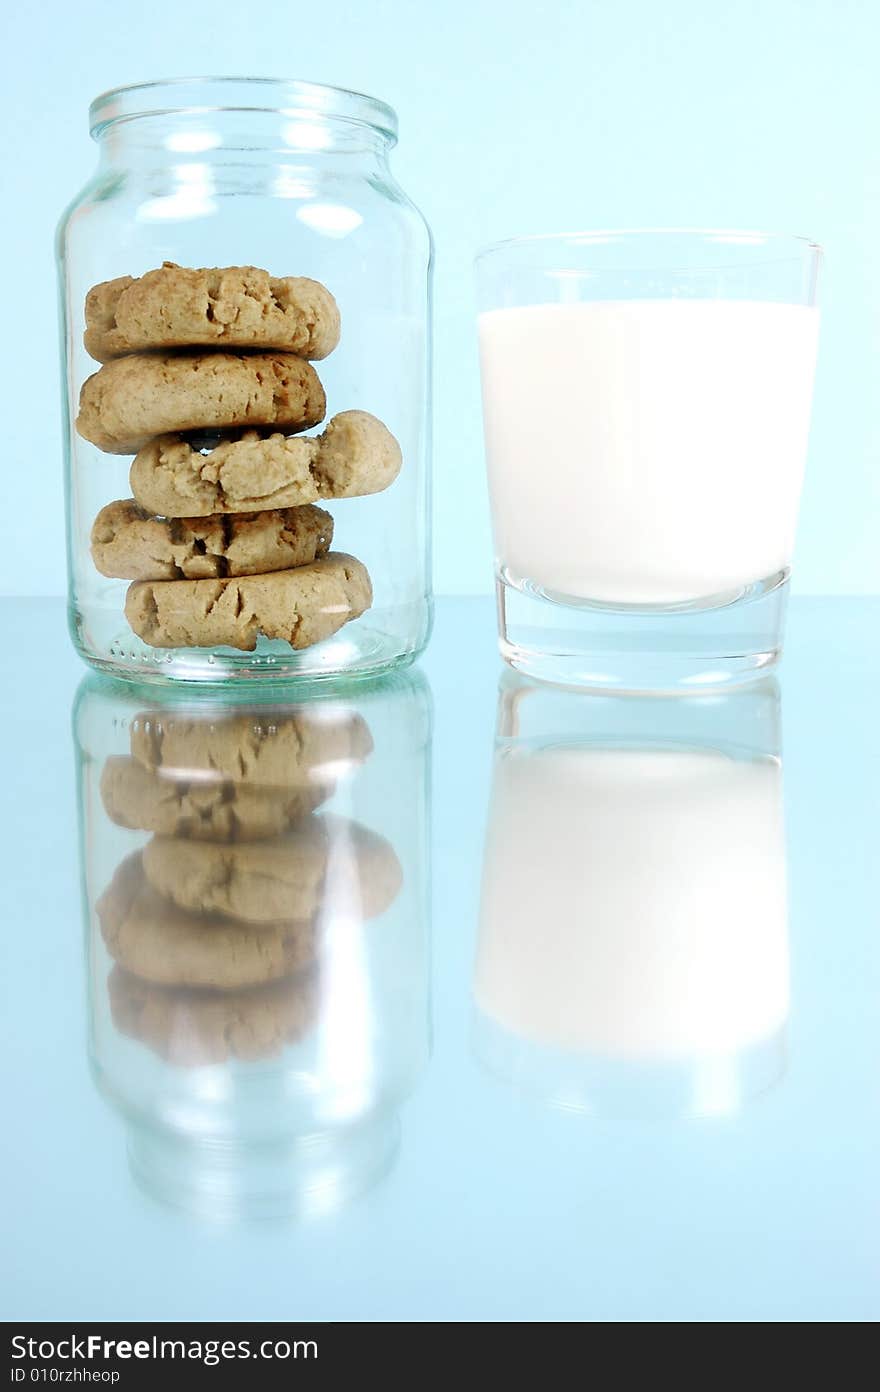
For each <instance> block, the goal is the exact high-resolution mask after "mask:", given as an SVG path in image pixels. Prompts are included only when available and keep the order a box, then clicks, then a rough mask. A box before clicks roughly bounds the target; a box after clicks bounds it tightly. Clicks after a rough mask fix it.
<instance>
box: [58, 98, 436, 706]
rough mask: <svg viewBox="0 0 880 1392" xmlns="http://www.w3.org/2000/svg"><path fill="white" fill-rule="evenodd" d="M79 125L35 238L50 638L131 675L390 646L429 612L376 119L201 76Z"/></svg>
mask: <svg viewBox="0 0 880 1392" xmlns="http://www.w3.org/2000/svg"><path fill="white" fill-rule="evenodd" d="M90 121H91V133H92V136H93V138H94V139H95V141H96V142H97V145H98V151H99V163H98V169H97V171H96V173H95V176H94V178H93V179H92V180H91V181H90V182H89V183H88V184H87V186H86V187H85V189H84V190H83V191H82V193H81V194H80V195H79V196H78V197H77V198H76V200H75V201H74V203H73V204H72V205H71V207H70V208H69V209H68V211H67V212H66V213H65V215H64V217H63V218H62V221H61V224H60V227H59V232H58V259H59V272H60V282H61V318H62V336H63V348H64V359H65V364H66V366H65V372H66V399H67V406H68V424H67V430H66V439H67V446H68V467H67V507H68V554H69V576H70V582H69V596H70V599H69V604H70V627H71V632H72V636H73V641H74V643H75V645H76V647H77V649H78V650H79V652H80V653H81V655H82V656H83V657H84V658H85V659H86V660H87V661H88V662H90V663H92V664H93V665H94V666H95V667H98V668H100V669H103V670H105V671H109V672H112V673H113V674H115V675H116V676H118V677H122V678H128V679H137V680H139V681H143V680H144V679H147V680H153V681H160V680H163V679H181V680H185V681H193V682H203V683H205V682H207V683H221V682H227V681H229V680H232V679H235V678H237V677H248V678H251V679H260V680H269V681H271V680H273V679H274V680H277V679H279V678H287V677H290V676H294V675H300V674H305V675H308V676H311V677H314V676H324V675H335V674H339V673H355V672H358V673H360V672H371V673H372V672H378V671H381V670H384V669H387V668H389V667H391V666H393V665H395V664H397V663H401V662H407V661H411V660H412V659H413V657H414V656H415V655H416V654H418V652H419V651H420V650H421V649H422V648H423V647H424V645H425V643H426V641H427V638H428V634H429V631H430V623H431V597H430V543H429V515H428V514H429V478H428V470H429V448H430V403H429V394H430V275H431V256H432V251H431V238H430V233H429V230H428V228H427V225H426V224H425V222H424V220H423V218H422V216H421V215H420V213H419V212H418V211H417V209H416V208H415V207H414V206H413V204H412V203H411V202H410V201H409V199H408V198H407V197H406V195H405V194H404V193H403V191H402V190H401V189H400V188H399V186H398V185H397V184H396V183H395V181H394V178H393V177H392V174H391V172H390V169H389V165H388V155H389V151H390V150H391V149H392V147H393V146H394V144H395V142H396V133H397V120H396V116H395V114H394V112H393V111H392V110H391V109H390V108H389V107H387V106H386V105H384V103H382V102H380V101H376V100H374V99H373V98H370V97H366V96H362V95H360V94H358V93H355V92H348V91H342V90H339V89H336V88H332V87H324V86H317V85H314V84H312V83H305V82H297V81H276V80H274V79H253V78H247V79H239V78H218V79H214V78H210V79H209V78H205V79H192V80H190V79H180V80H173V81H169V82H154V83H144V84H139V85H136V86H132V87H126V88H121V89H119V90H116V91H112V92H109V93H106V94H105V95H103V96H101V97H98V98H97V100H96V101H95V102H94V103H93V104H92V107H91V112H90ZM164 263H173V265H171V266H165V264H164ZM159 268H162V269H161V270H160V269H159ZM205 268H225V269H227V271H228V274H227V275H226V276H225V277H218V276H216V275H208V276H206V275H202V276H197V275H194V274H193V272H194V271H196V270H200V269H205ZM230 268H231V269H230ZM253 268H257V272H256V273H254V271H253ZM150 272H152V273H153V274H152V275H150V276H149V277H148V279H147V280H146V281H144V280H142V279H140V278H141V277H144V276H145V275H146V274H147V273H150ZM266 273H268V274H266ZM122 277H133V278H135V281H136V283H135V284H130V283H129V282H128V281H127V280H124V281H121V282H120V284H119V285H116V286H110V287H107V286H106V283H107V282H111V281H116V280H117V279H118V278H122ZM288 277H296V278H305V281H303V280H302V279H297V280H295V281H294V282H293V283H291V281H290V280H288V279H286V278H288ZM270 278H271V279H270ZM279 280H280V281H281V284H280V286H279V283H278V282H279ZM315 281H316V282H319V286H318V287H317V288H316V287H314V285H313V284H312V282H315ZM99 285H100V286H102V287H104V288H102V289H101V290H100V291H99V292H97V294H96V295H93V297H92V300H91V301H90V306H91V308H90V312H89V318H88V327H89V345H90V348H91V349H92V356H90V354H89V352H87V351H86V348H85V346H84V342H83V336H84V330H85V329H86V327H87V323H86V311H85V305H86V297H87V295H88V294H89V291H90V290H92V289H93V287H95V286H99ZM322 287H323V288H322ZM328 291H329V292H330V294H329V296H328V295H327V293H326V292H328ZM334 300H335V306H336V308H334V304H333V301H334ZM337 311H338V319H337V318H336V315H337ZM339 325H341V331H339V337H338V346H337V347H335V348H334V347H333V344H334V342H335V340H336V337H337V332H338V326H339ZM306 355H309V356H310V357H311V359H312V362H311V363H309V362H308V361H306ZM95 357H97V358H98V359H101V360H102V361H97V360H95ZM319 359H320V360H319ZM95 373H99V374H100V378H99V381H98V382H97V383H95V382H92V384H91V385H90V386H89V387H87V388H86V393H85V397H84V398H82V400H81V392H82V391H83V386H84V383H86V381H87V379H89V378H90V377H93V375H94V374H95ZM322 407H323V408H324V409H322ZM354 412H357V413H367V415H366V416H364V415H360V414H359V415H356V416H355V415H347V414H346V413H354ZM78 413H79V414H80V426H81V429H80V430H78V429H77V416H78ZM111 417H112V420H111ZM328 425H329V427H330V428H329V431H328V434H327V436H326V437H323V443H313V444H308V443H306V441H308V440H315V441H316V442H320V441H321V440H322V436H323V432H324V431H325V430H327V427H328ZM309 426H318V429H319V431H320V432H321V434H318V433H316V432H312V434H311V435H309V436H306V435H304V434H302V432H303V431H304V430H307V429H308V428H309ZM82 430H85V431H86V434H88V435H90V436H91V437H92V438H91V439H88V438H84V435H83V433H82ZM96 440H97V443H95V441H96ZM99 446H100V447H99ZM234 446H237V447H238V448H237V449H236V448H233V447H234ZM218 450H219V451H220V452H219V453H217V452H216V451H218ZM126 452H127V453H128V454H129V456H131V455H135V456H136V463H135V466H134V469H133V471H132V477H131V482H129V479H128V477H127V471H128V464H129V462H130V461H129V459H125V458H123V457H121V456H122V454H123V453H126ZM212 455H213V458H212ZM131 493H134V494H135V497H134V499H133V500H130V501H128V504H127V506H126V507H124V508H116V509H111V510H110V511H109V512H108V511H105V509H107V508H108V505H110V504H112V503H114V502H122V501H124V500H129V498H130V494H131ZM316 506H317V507H318V508H320V509H322V510H323V511H322V512H316V511H315V508H316ZM294 507H296V508H297V509H301V508H304V507H309V509H310V511H309V513H308V514H306V513H304V512H302V511H297V513H296V514H295V515H293V514H291V513H290V512H289V509H292V508H294ZM328 511H329V513H330V514H331V515H332V523H333V531H332V540H331V539H330V528H331V524H330V518H329V517H328V516H327V513H328ZM99 514H100V521H97V522H96V519H98V517H99ZM328 544H329V545H330V548H331V552H340V553H343V554H344V555H345V557H346V560H345V561H344V562H340V561H336V560H334V559H333V557H332V554H331V556H330V557H329V558H325V557H324V552H325V551H326V549H327V546H328ZM351 557H354V558H355V559H354V561H353V562H352V561H351V560H350V558H351ZM313 565H314V566H316V567H317V571H313V570H312V569H311V567H312V566H313ZM99 567H100V568H99ZM306 567H308V569H306ZM279 575H281V576H282V578H281V579H280V580H279V578H278V576H279ZM267 576H268V577H270V578H267ZM197 582H198V583H197ZM169 584H173V585H174V586H175V588H174V589H171V588H169ZM370 590H371V591H372V593H371V594H370ZM361 611H363V612H361ZM135 630H138V631H135Z"/></svg>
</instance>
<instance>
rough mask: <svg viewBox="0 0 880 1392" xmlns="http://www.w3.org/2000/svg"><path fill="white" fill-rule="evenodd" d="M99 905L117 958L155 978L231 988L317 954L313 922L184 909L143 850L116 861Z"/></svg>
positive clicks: (273, 976) (274, 976) (295, 967)
mask: <svg viewBox="0 0 880 1392" xmlns="http://www.w3.org/2000/svg"><path fill="white" fill-rule="evenodd" d="M171 844H180V845H188V844H191V843H188V842H185V841H181V842H179V843H171ZM95 911H96V913H97V916H98V921H99V923H100V925H101V934H102V936H103V939H104V942H105V943H106V945H107V951H108V952H109V953H110V956H111V957H112V958H113V960H114V961H115V962H118V963H119V965H120V966H121V967H124V968H125V969H126V971H130V972H133V973H134V975H135V976H139V977H142V978H143V979H144V980H145V981H152V982H155V983H156V984H157V985H165V986H199V987H201V986H208V987H212V988H213V989H215V990H233V989H238V988H239V987H242V986H256V985H259V984H260V983H261V982H265V981H278V980H280V979H281V978H282V977H286V976H290V975H291V974H292V973H293V972H297V971H300V970H301V969H302V968H303V967H306V966H308V965H310V964H311V962H312V961H313V960H314V958H315V932H314V927H313V925H312V924H311V923H310V922H305V921H296V922H290V921H285V922H273V923H264V924H260V925H259V926H257V925H255V924H253V923H241V922H237V921H235V920H233V919H229V918H226V917H217V916H211V915H208V914H195V913H187V912H185V911H182V910H181V909H180V908H179V907H177V906H176V905H175V904H174V903H171V902H169V900H168V899H165V898H163V897H162V895H160V894H157V893H156V891H155V889H153V888H152V887H151V885H150V884H149V883H148V882H147V880H146V878H145V876H144V870H143V862H142V856H141V852H140V851H138V852H135V854H134V855H131V856H128V857H127V859H125V860H124V861H123V862H122V864H121V865H120V866H119V867H118V869H117V871H116V874H115V875H114V876H113V879H112V881H111V882H110V884H109V886H108V887H107V889H106V890H105V891H104V893H103V895H102V896H101V898H100V899H99V900H98V903H97V904H96V906H95Z"/></svg>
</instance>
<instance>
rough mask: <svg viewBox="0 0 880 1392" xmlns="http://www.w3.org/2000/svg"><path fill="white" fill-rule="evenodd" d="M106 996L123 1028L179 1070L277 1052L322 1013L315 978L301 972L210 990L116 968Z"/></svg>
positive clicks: (115, 1020) (115, 1022)
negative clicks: (145, 977) (156, 982)
mask: <svg viewBox="0 0 880 1392" xmlns="http://www.w3.org/2000/svg"><path fill="white" fill-rule="evenodd" d="M107 994H108V996H109V998H110V1013H111V1016H112V1019H113V1023H114V1025H115V1026H116V1028H117V1030H118V1031H119V1033H120V1034H125V1035H128V1036H129V1038H131V1039H137V1040H140V1042H141V1043H142V1044H146V1045H147V1047H148V1048H150V1049H152V1050H153V1052H154V1053H155V1054H158V1055H159V1057H160V1058H162V1059H164V1060H165V1061H166V1062H167V1063H171V1064H174V1065H175V1066H176V1067H178V1068H197V1067H199V1066H201V1065H205V1064H212V1063H225V1062H226V1061H227V1059H242V1060H246V1061H255V1060H257V1059H264V1058H272V1057H274V1056H275V1055H276V1054H279V1053H280V1052H281V1050H282V1049H283V1048H284V1047H285V1045H287V1044H295V1043H297V1042H298V1041H299V1040H300V1039H302V1038H303V1037H304V1036H305V1034H306V1033H307V1032H308V1030H309V1029H310V1027H311V1026H312V1025H313V1024H314V1022H315V1018H316V1016H317V1010H318V977H317V973H316V972H314V971H303V972H300V973H299V974H298V975H296V976H292V977H288V978H286V979H285V980H283V981H270V982H267V983H266V984H265V985H264V986H249V987H245V988H243V989H242V990H232V991H210V990H195V989H191V988H187V987H185V986H178V987H174V986H156V985H153V984H152V983H151V982H148V981H142V980H141V979H140V978H139V977H137V976H133V975H132V974H131V972H127V971H125V970H124V969H123V968H122V967H119V966H115V967H114V968H113V970H112V971H111V972H110V975H109V976H108V978H107Z"/></svg>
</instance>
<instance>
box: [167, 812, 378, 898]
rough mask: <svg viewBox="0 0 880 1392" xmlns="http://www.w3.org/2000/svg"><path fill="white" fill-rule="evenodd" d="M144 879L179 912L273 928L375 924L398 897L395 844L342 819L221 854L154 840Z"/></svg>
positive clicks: (207, 847)
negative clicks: (316, 922) (301, 923)
mask: <svg viewBox="0 0 880 1392" xmlns="http://www.w3.org/2000/svg"><path fill="white" fill-rule="evenodd" d="M143 865H144V874H145V875H146V877H147V879H148V880H149V882H150V884H151V885H152V886H153V888H154V889H156V890H157V891H158V892H159V893H160V894H163V895H167V896H168V898H169V899H172V900H173V901H174V903H176V904H177V905H179V907H180V908H183V909H189V910H196V911H200V912H208V913H214V914H221V915H229V916H230V917H233V918H236V919H240V920H243V921H244V922H247V923H270V922H273V921H277V920H279V919H297V920H302V919H312V918H314V917H315V916H320V919H321V921H323V922H328V921H330V920H331V919H332V918H333V916H334V915H336V914H344V915H346V916H348V917H351V918H353V919H355V920H358V919H366V918H374V917H375V916H376V915H377V914H380V913H382V912H383V911H384V910H385V909H386V908H387V907H388V905H389V904H390V903H391V902H392V901H393V900H394V898H395V897H396V895H397V892H398V890H399V889H400V884H401V876H402V872H401V868H400V862H399V860H398V859H397V856H396V855H395V853H394V850H393V849H392V847H391V845H390V843H389V842H388V841H386V840H385V838H384V837H382V836H379V835H378V834H377V833H376V832H373V831H370V830H368V829H367V828H366V827H363V826H360V825H359V824H358V823H356V822H352V821H349V820H348V819H346V818H343V817H335V816H329V815H326V816H325V815H317V816H313V817H310V818H308V819H307V820H306V821H304V822H302V823H301V824H300V825H299V826H298V827H296V828H295V830H293V831H292V832H290V833H289V834H288V835H287V836H284V837H279V838H278V839H276V840H274V841H254V842H249V843H248V844H246V845H238V846H221V845H213V844H208V843H207V842H195V841H178V840H174V839H172V838H170V837H167V838H166V837H154V839H153V840H152V841H150V842H149V844H148V845H147V846H146V847H145V848H144V852H143Z"/></svg>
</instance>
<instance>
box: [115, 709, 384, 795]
mask: <svg viewBox="0 0 880 1392" xmlns="http://www.w3.org/2000/svg"><path fill="white" fill-rule="evenodd" d="M318 711H319V713H318V714H315V713H313V709H312V708H311V707H310V706H308V705H303V706H299V707H294V708H293V709H292V710H291V709H290V708H289V707H286V708H285V707H281V708H273V707H271V706H269V707H261V708H259V709H258V710H254V711H242V712H240V713H238V714H236V715H231V716H211V715H205V716H202V717H198V716H191V715H188V714H186V713H183V712H180V713H175V712H173V711H172V712H170V713H166V712H164V711H144V712H142V713H141V714H139V715H137V716H135V718H134V720H133V721H132V724H131V729H130V732H129V746H130V749H131V754H132V758H134V759H136V760H137V761H138V763H140V764H141V765H142V767H143V768H145V769H148V770H149V771H151V772H157V773H160V774H161V776H162V777H163V778H164V779H167V780H169V781H179V780H186V779H191V778H192V777H193V775H195V776H196V777H197V778H198V781H199V782H200V783H202V784H203V785H206V786H209V785H210V784H212V783H216V782H217V781H220V782H223V783H225V782H231V783H233V784H234V785H235V786H237V787H238V786H242V785H244V786H256V787H258V788H259V789H262V790H265V789H273V788H280V789H283V790H287V789H295V788H309V787H312V786H315V787H317V788H319V789H323V788H332V787H333V786H334V785H335V783H336V780H337V778H339V777H340V776H343V775H344V774H345V773H347V772H349V771H350V770H351V769H352V768H353V767H355V766H357V765H358V764H361V763H363V761H364V760H365V759H366V758H367V757H368V756H369V755H370V753H371V752H372V749H373V738H372V736H371V734H370V731H369V728H368V726H367V723H366V721H365V720H364V718H363V716H361V715H360V714H359V713H358V712H357V711H352V710H347V709H345V707H342V708H341V709H340V708H339V707H337V706H335V704H334V703H331V704H330V705H329V707H328V706H325V705H324V704H323V703H321V706H320V707H319V708H318Z"/></svg>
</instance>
